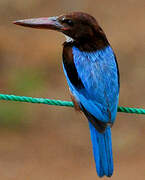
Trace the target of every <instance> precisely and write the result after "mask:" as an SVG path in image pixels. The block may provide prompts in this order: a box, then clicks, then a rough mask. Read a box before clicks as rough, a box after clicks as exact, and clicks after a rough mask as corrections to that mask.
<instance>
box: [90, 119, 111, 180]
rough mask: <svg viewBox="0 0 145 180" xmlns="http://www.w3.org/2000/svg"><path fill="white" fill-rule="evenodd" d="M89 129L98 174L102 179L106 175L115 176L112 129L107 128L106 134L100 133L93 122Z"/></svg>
mask: <svg viewBox="0 0 145 180" xmlns="http://www.w3.org/2000/svg"><path fill="white" fill-rule="evenodd" d="M89 127H90V133H91V140H92V145H93V153H94V159H95V163H96V170H97V174H98V176H100V177H103V176H104V175H106V176H108V177H111V176H112V174H113V155H112V140H111V128H110V127H107V128H106V130H105V132H104V133H99V132H98V131H97V130H96V129H95V127H94V126H93V125H92V123H91V122H89Z"/></svg>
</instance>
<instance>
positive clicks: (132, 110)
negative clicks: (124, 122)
mask: <svg viewBox="0 0 145 180" xmlns="http://www.w3.org/2000/svg"><path fill="white" fill-rule="evenodd" d="M0 100H5V101H19V102H27V103H39V104H48V105H54V106H67V107H73V106H74V104H73V102H71V101H61V100H55V99H46V98H32V97H26V96H16V95H8V94H0ZM118 112H123V113H134V114H145V109H141V108H130V107H122V106H118Z"/></svg>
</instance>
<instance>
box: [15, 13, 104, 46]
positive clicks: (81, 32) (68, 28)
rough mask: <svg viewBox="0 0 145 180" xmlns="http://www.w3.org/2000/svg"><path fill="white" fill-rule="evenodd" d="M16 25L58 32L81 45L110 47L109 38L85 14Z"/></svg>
mask: <svg viewBox="0 0 145 180" xmlns="http://www.w3.org/2000/svg"><path fill="white" fill-rule="evenodd" d="M14 24H17V25H21V26H26V27H31V28H38V29H50V30H56V31H59V32H62V33H63V34H65V35H66V36H68V37H70V39H71V40H73V41H75V42H77V43H80V44H83V43H84V44H85V43H92V44H97V46H98V48H102V47H104V46H106V45H108V41H107V38H106V36H105V34H104V32H103V30H102V29H101V27H100V26H99V24H98V23H97V21H96V19H95V18H94V17H92V16H91V15H89V14H87V13H83V12H72V13H69V14H66V15H61V16H55V17H49V18H35V19H25V20H19V21H15V22H14Z"/></svg>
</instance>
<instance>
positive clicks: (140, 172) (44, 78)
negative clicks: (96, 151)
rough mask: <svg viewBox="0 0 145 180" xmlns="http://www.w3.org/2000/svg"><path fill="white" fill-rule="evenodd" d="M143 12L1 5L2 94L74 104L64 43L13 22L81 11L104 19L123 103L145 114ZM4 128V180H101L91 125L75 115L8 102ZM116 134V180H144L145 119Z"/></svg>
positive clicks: (130, 2)
mask: <svg viewBox="0 0 145 180" xmlns="http://www.w3.org/2000/svg"><path fill="white" fill-rule="evenodd" d="M144 9H145V2H144V0H140V1H136V0H127V1H121V0H118V1H115V0H110V1H99V0H92V1H88V0H82V1H81V0H77V1H75V0H73V1H72V0H71V1H70V0H62V1H56V0H53V1H46V0H41V1H39V0H37V1H33V0H25V1H20V0H13V1H10V0H0V77H1V78H0V89H1V91H0V92H1V93H12V94H17V95H28V96H37V97H48V98H56V99H58V98H59V99H65V100H68V99H70V97H69V93H68V88H67V86H66V81H65V78H64V75H63V72H62V67H61V50H62V47H61V44H62V42H63V41H64V38H63V37H62V36H61V35H60V34H58V33H55V32H48V31H42V30H34V29H25V28H22V27H18V26H15V25H13V24H12V23H11V22H12V21H13V20H16V19H23V18H28V17H29V18H30V17H39V16H40V17H41V16H52V15H59V14H61V13H63V12H66V11H70V10H71V11H72V10H81V11H85V12H89V13H91V14H92V15H94V16H95V17H96V18H97V19H98V21H99V22H100V23H101V24H102V26H103V29H104V30H105V32H106V33H107V36H108V39H109V40H110V42H111V44H112V46H113V48H114V50H115V52H116V54H117V58H118V62H119V67H120V73H121V92H120V103H119V104H120V105H123V106H131V107H142V108H145V95H144V92H145V13H144ZM0 127H1V128H0V180H27V179H30V180H41V179H43V180H48V179H49V180H65V179H66V180H68V179H69V180H71V179H73V180H74V179H77V180H89V179H98V178H97V175H96V172H95V165H94V161H93V156H92V148H91V141H90V137H89V129H88V125H87V121H86V119H85V118H84V116H83V115H80V114H79V113H78V114H77V113H75V112H74V110H73V109H72V108H66V107H52V106H47V105H33V104H24V103H14V102H1V103H0ZM112 131H113V151H114V161H115V162H114V164H115V172H114V175H113V177H112V178H111V179H112V180H137V179H139V180H144V179H145V116H143V115H131V114H123V113H122V114H121V113H118V116H117V121H116V123H115V125H114V127H113V129H112ZM104 179H105V178H104Z"/></svg>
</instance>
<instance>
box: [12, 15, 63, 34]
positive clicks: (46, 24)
mask: <svg viewBox="0 0 145 180" xmlns="http://www.w3.org/2000/svg"><path fill="white" fill-rule="evenodd" d="M13 23H14V24H16V25H20V26H26V27H31V28H37V29H51V30H58V31H59V30H61V28H63V26H62V25H61V24H60V22H59V21H58V17H49V18H35V19H24V20H18V21H14V22H13Z"/></svg>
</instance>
